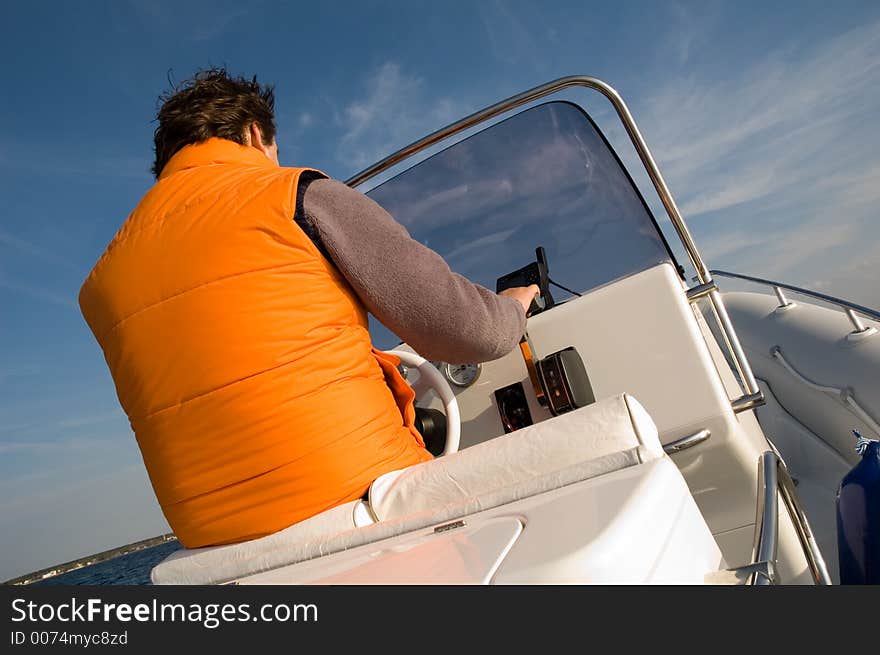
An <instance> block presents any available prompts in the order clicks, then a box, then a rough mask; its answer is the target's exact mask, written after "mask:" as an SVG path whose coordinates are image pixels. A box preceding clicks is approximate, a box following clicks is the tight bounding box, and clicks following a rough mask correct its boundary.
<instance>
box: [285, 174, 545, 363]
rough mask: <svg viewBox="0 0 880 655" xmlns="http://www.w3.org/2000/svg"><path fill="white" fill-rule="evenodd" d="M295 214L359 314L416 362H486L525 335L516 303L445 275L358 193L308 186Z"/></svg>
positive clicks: (335, 184) (334, 185)
mask: <svg viewBox="0 0 880 655" xmlns="http://www.w3.org/2000/svg"><path fill="white" fill-rule="evenodd" d="M302 210H303V218H304V220H305V221H306V222H307V223H310V224H311V225H312V226H313V227H314V229H315V230H316V231H317V233H318V235H319V237H320V240H321V244H322V245H323V247H324V248H325V249H326V251H327V252H328V253H329V255H330V258H331V260H332V261H333V263H334V264H335V265H336V267H337V268H338V269H339V270H340V272H341V273H342V274H343V276H344V277H345V279H346V280H348V283H349V284H350V285H351V286H352V288H353V289H354V290H355V293H357V295H358V296H359V297H360V299H361V301H362V302H363V303H364V305H365V306H366V308H367V310H368V311H369V312H370V313H372V314H373V315H374V316H375V317H376V318H377V319H379V320H380V321H381V322H382V323H384V324H385V325H386V326H387V327H388V328H389V329H390V330H392V331H393V332H394V333H395V334H397V336H399V337H400V338H401V339H403V340H404V341H405V342H406V343H408V344H409V345H410V346H412V347H413V348H414V349H415V350H416V351H417V352H418V353H419V354H420V355H422V356H423V357H426V358H428V359H434V360H442V361H446V362H451V363H463V362H485V361H490V360H492V359H497V358H499V357H501V356H503V355H505V354H506V353H508V352H509V351H511V350H513V348H514V347H515V346H516V345H517V343H518V342H519V340H520V338H521V337H522V335H523V333H524V332H525V324H526V315H525V309H524V307H523V304H522V303H523V301H522V300H519V299H517V298H516V297H514V296H513V295H511V294H506V295H504V296H501V295H498V294H495V293H494V292H492V291H490V290H489V289H486V288H485V287H482V286H480V285H478V284H474V283H473V282H471V281H470V280H468V279H466V278H464V277H462V276H461V275H459V274H457V273H454V272H452V271H451V270H450V269H449V266H448V265H447V264H446V262H445V261H444V260H443V258H442V257H440V255H438V254H437V253H436V252H434V251H433V250H431V249H429V248H426V247H425V246H423V245H422V244H420V243H419V242H418V241H415V240H414V239H413V238H412V237H410V235H409V233H408V232H407V230H406V228H404V227H403V226H402V225H401V224H400V223H398V222H397V221H395V220H394V218H392V217H391V215H390V214H389V213H388V212H386V211H385V210H384V209H383V208H382V207H381V206H379V205H378V204H377V203H376V202H375V201H373V200H372V199H370V198H368V197H367V196H365V195H364V194H362V193H360V192H359V191H355V190H354V189H351V188H349V187H348V186H346V185H345V184H343V183H342V182H339V181H337V180H332V179H317V180H313V181H310V182H309V183H308V186H307V187H306V190H305V193H304V195H303V203H302ZM532 295H534V294H532ZM530 300H531V298H529V299H528V301H530Z"/></svg>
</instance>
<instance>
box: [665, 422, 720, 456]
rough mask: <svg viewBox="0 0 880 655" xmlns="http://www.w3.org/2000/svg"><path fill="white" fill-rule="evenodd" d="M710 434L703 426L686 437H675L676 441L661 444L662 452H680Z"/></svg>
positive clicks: (668, 453) (702, 440) (703, 439)
mask: <svg viewBox="0 0 880 655" xmlns="http://www.w3.org/2000/svg"><path fill="white" fill-rule="evenodd" d="M711 436H712V433H711V432H710V431H709V430H708V429H706V428H704V429H702V430H700V431H698V432H694V433H693V434H689V435H688V436H686V437H682V438H681V439H677V440H676V441H673V442H671V443H668V444H665V445H664V446H663V452H664V453H666V454H667V455H673V454H675V453H680V452H681V451H682V450H687V449H688V448H693V447H694V446H697V445H699V444H701V443H703V442H704V441H706V440H707V439H708V438H709V437H711Z"/></svg>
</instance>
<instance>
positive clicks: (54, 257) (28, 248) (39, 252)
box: [0, 230, 79, 271]
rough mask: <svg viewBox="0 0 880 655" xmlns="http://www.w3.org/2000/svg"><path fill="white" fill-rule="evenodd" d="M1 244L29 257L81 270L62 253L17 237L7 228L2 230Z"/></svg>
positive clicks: (0, 231) (0, 234)
mask: <svg viewBox="0 0 880 655" xmlns="http://www.w3.org/2000/svg"><path fill="white" fill-rule="evenodd" d="M0 245H3V246H5V247H7V248H11V249H13V250H16V251H18V252H19V253H22V254H24V255H27V256H29V257H36V258H37V259H40V260H42V261H44V262H47V263H49V264H60V265H61V266H64V267H66V268H70V269H74V270H77V271H78V270H79V267H78V266H77V265H76V264H74V263H73V262H71V261H69V260H68V259H65V258H64V257H61V256H60V255H58V254H56V253H54V252H50V251H49V250H47V249H46V248H44V247H42V246H38V245H35V244H33V243H31V242H29V241H26V240H25V239H22V238H20V237H17V236H16V235H14V234H11V233H10V232H7V231H5V230H0Z"/></svg>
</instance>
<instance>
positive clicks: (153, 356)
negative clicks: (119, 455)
mask: <svg viewBox="0 0 880 655" xmlns="http://www.w3.org/2000/svg"><path fill="white" fill-rule="evenodd" d="M163 100H164V102H163V104H162V107H161V108H160V110H159V113H158V117H157V118H158V127H157V128H156V131H155V150H156V161H155V163H154V165H153V173H154V175H155V176H156V178H157V183H156V185H155V186H154V187H153V188H152V189H150V190H149V191H148V192H147V194H146V195H145V196H144V198H143V199H142V200H141V201H140V203H139V204H138V206H137V207H136V208H135V210H134V211H133V212H132V214H131V215H130V216H129V217H128V219H127V220H126V222H125V224H124V225H123V226H122V228H121V229H120V230H119V232H118V233H117V234H116V236H115V237H114V238H113V240H112V241H111V243H110V245H109V246H108V247H107V250H106V251H105V252H104V254H103V255H102V256H101V258H100V259H99V261H98V262H97V264H96V265H95V268H94V269H93V270H92V272H91V273H90V275H89V276H88V278H87V279H86V281H85V282H84V284H83V287H82V290H81V291H80V297H79V300H80V307H81V309H82V312H83V315H84V317H85V319H86V321H87V322H88V324H89V327H90V328H91V329H92V332H93V333H94V335H95V338H96V339H97V341H98V342H99V344H100V345H101V348H102V349H103V351H104V355H105V359H106V361H107V364H108V366H109V368H110V371H111V374H112V376H113V380H114V382H115V384H116V390H117V394H118V397H119V401H120V404H121V405H122V407H123V408H124V410H125V411H126V413H127V415H128V417H129V420H130V422H131V426H132V429H133V430H134V433H135V437H136V438H137V441H138V445H139V447H140V449H141V454H142V456H143V459H144V463H145V465H146V468H147V471H148V472H149V475H150V479H151V482H152V485H153V488H154V490H155V492H156V496H157V498H158V500H159V504H160V505H161V507H162V511H163V512H164V514H165V516H166V518H167V520H168V522H169V524H170V525H171V527H172V529H173V530H174V531H175V533H176V534H177V536H178V538H179V539H180V541H181V543H182V544H183V545H184V546H186V547H188V548H195V547H200V546H207V545H216V544H224V543H231V542H238V541H244V540H247V539H253V538H256V537H261V536H264V535H267V534H270V533H273V532H276V531H278V530H281V529H283V528H285V527H287V526H289V525H292V524H293V523H296V522H298V521H301V520H303V519H306V518H308V517H310V516H313V515H315V514H318V513H320V512H322V511H324V510H327V509H329V508H331V507H334V506H336V505H338V504H341V503H344V502H348V501H350V500H354V499H356V498H358V497H360V496H362V495H363V494H364V492H365V491H366V490H367V489H368V487H369V485H370V483H371V482H372V481H373V480H374V479H376V478H377V477H378V476H380V475H382V474H383V473H386V472H388V471H392V470H395V469H400V468H404V467H406V466H411V465H413V464H418V463H419V462H423V461H427V460H429V459H431V454H430V453H429V452H428V451H427V450H426V449H425V444H424V441H423V438H422V435H420V434H419V432H418V430H417V429H416V427H415V423H414V419H415V411H414V408H413V402H412V401H413V393H412V391H411V389H410V388H409V387H408V386H407V384H406V382H405V381H404V380H403V378H402V377H401V376H400V374H399V373H398V371H397V369H396V365H397V364H398V361H397V360H396V358H394V357H391V356H388V355H385V354H384V353H381V352H379V351H377V350H376V349H374V348H373V347H372V344H371V342H370V336H369V333H368V331H367V312H368V311H369V312H371V313H373V314H374V315H375V316H376V317H377V318H378V319H379V320H380V321H382V322H383V323H384V324H385V325H387V326H388V327H389V328H390V329H391V330H393V331H394V332H395V333H396V334H397V335H398V336H400V337H401V338H402V339H403V340H405V341H406V342H407V343H409V344H410V345H411V346H412V347H413V348H415V349H416V350H417V351H419V352H420V353H421V354H422V355H423V356H425V357H428V358H432V359H439V360H445V361H450V362H464V361H488V360H491V359H495V358H498V357H500V356H502V355H504V354H505V353H507V352H508V351H510V350H511V349H513V348H514V347H515V346H516V344H517V342H518V340H519V339H520V337H521V336H522V334H523V332H524V328H525V318H526V309H527V307H528V306H529V304H530V302H531V300H532V299H533V298H534V297H535V295H536V293H537V291H538V289H537V287H534V286H532V287H528V288H519V289H513V290H509V291H508V292H505V293H503V294H502V295H496V294H494V293H492V292H491V291H489V290H488V289H485V288H483V287H480V286H478V285H475V284H472V283H471V282H469V281H468V280H466V279H464V278H462V277H461V276H459V275H456V274H454V273H452V272H451V271H450V270H449V267H448V266H447V265H446V264H445V262H444V261H443V260H442V259H441V258H440V257H439V255H437V254H436V253H434V252H433V251H431V250H429V249H427V248H425V247H423V246H422V245H420V244H419V243H418V242H416V241H414V240H413V239H411V238H410V236H409V234H408V233H407V231H406V230H405V229H404V228H403V227H402V226H401V225H399V224H398V223H396V222H395V221H394V219H393V218H391V216H389V215H388V214H387V213H386V212H385V211H384V210H383V209H382V208H381V207H379V206H378V205H377V204H376V203H374V202H373V201H372V200H370V199H369V198H367V197H366V196H364V195H363V194H361V193H359V192H357V191H354V190H352V189H350V188H349V187H347V186H346V185H345V184H342V183H340V182H337V181H334V180H331V179H328V178H327V177H326V176H325V175H323V174H322V173H320V172H319V171H316V170H313V169H303V168H286V167H281V166H280V165H279V162H278V147H277V145H276V142H275V123H274V95H273V91H272V88H271V87H263V86H261V85H259V84H258V83H257V81H256V77H254V78H253V80H246V79H244V78H233V77H231V76H229V75H228V74H227V73H226V71H224V70H218V69H210V70H206V71H202V72H199V73H197V74H196V75H195V76H194V77H193V78H192V79H191V80H188V81H187V82H185V83H184V84H182V85H181V86H180V87H178V89H176V90H175V91H174V92H172V93H170V94H168V95H167V96H165V97H164V98H163Z"/></svg>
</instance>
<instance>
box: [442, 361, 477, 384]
mask: <svg viewBox="0 0 880 655" xmlns="http://www.w3.org/2000/svg"><path fill="white" fill-rule="evenodd" d="M480 368H481V367H480V365H479V364H443V368H442V369H441V370H442V371H443V375H445V376H446V379H447V380H449V381H450V382H452V384H454V385H455V386H457V387H469V386H471V385H472V384H473V383H474V382H476V381H477V378H478V377H480Z"/></svg>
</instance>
